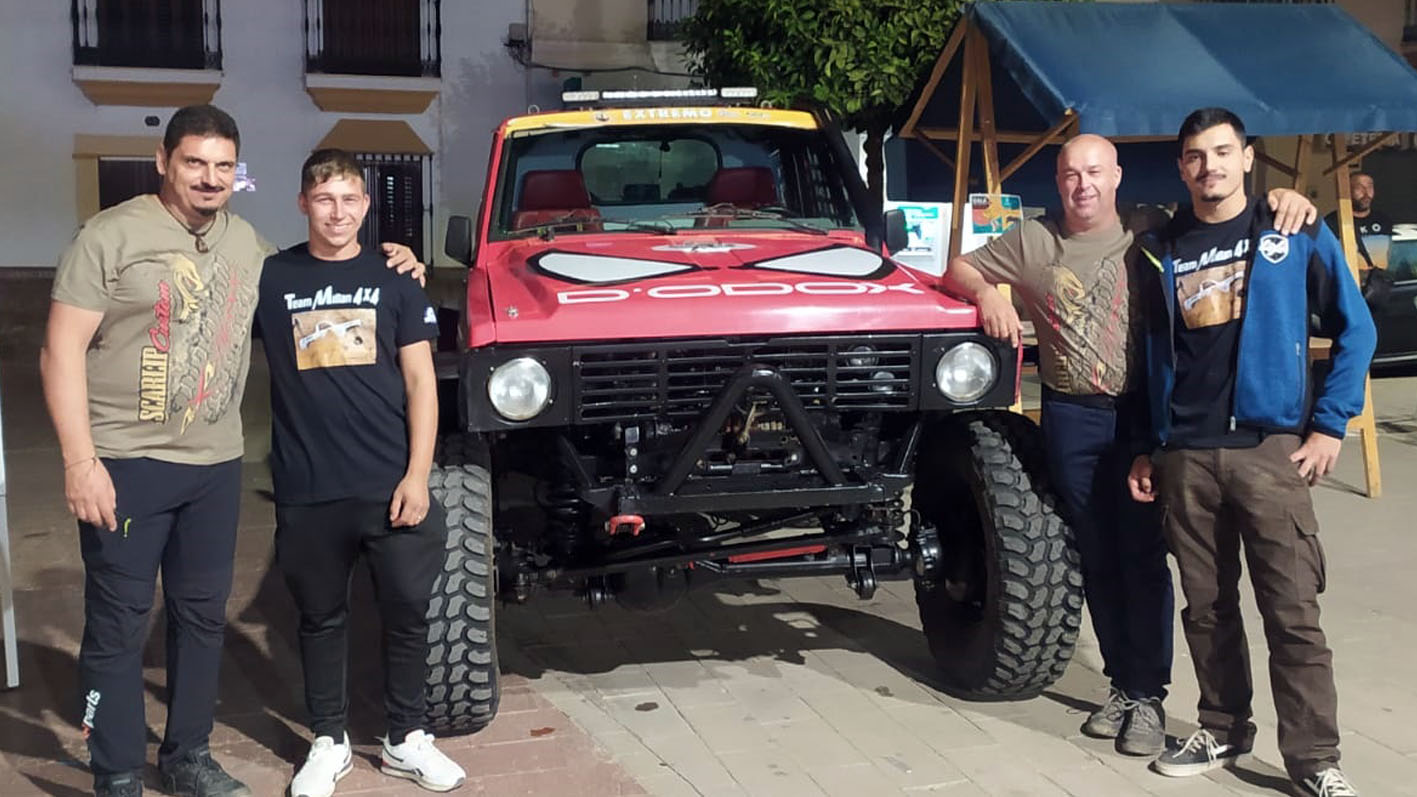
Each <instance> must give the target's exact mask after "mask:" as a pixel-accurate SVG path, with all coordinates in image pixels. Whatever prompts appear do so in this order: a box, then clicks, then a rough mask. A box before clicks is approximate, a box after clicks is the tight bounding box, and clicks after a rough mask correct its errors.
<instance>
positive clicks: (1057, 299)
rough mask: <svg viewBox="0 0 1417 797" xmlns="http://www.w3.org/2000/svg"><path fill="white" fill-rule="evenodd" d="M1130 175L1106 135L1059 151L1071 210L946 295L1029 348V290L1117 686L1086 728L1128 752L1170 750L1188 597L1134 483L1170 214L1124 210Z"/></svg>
mask: <svg viewBox="0 0 1417 797" xmlns="http://www.w3.org/2000/svg"><path fill="white" fill-rule="evenodd" d="M1121 183H1122V167H1121V165H1120V164H1119V163H1118V161H1117V148H1116V147H1114V146H1113V145H1112V142H1110V141H1108V140H1107V139H1105V138H1102V137H1101V136H1094V135H1082V136H1078V137H1076V138H1073V139H1071V140H1069V141H1068V142H1067V143H1066V144H1065V145H1064V146H1063V147H1062V149H1061V151H1060V152H1059V153H1058V164H1057V185H1058V196H1059V198H1060V199H1061V201H1062V214H1061V216H1058V215H1056V214H1049V215H1047V216H1044V217H1041V218H1037V219H1030V220H1027V221H1024V222H1023V223H1022V224H1018V225H1015V226H1014V227H1013V228H1012V229H1010V230H1009V231H1008V232H1006V233H1004V234H1003V235H1001V236H999V237H998V238H995V239H994V240H992V241H990V242H989V244H988V245H986V246H984V247H983V248H981V249H977V250H975V251H973V252H970V253H969V254H967V255H963V256H961V257H956V258H954V259H953V260H951V261H950V264H949V268H948V269H947V270H946V272H945V275H944V277H943V278H942V279H941V282H940V285H941V287H942V288H943V289H944V290H946V291H948V292H950V293H952V294H955V295H957V296H959V297H961V298H964V299H968V300H969V301H971V302H973V303H974V304H975V305H977V306H978V307H979V316H980V323H981V325H982V326H983V328H984V331H985V332H986V333H988V334H989V335H993V336H995V337H999V338H1004V339H1008V340H1011V341H1013V343H1014V344H1015V345H1018V343H1019V340H1020V324H1019V317H1018V313H1017V312H1015V310H1014V307H1013V305H1012V303H1011V302H1010V301H1009V300H1008V299H1006V298H1005V297H1004V296H1003V294H1001V293H1000V292H999V291H998V290H997V289H996V288H995V285H998V284H1008V285H1011V286H1013V288H1014V289H1015V290H1016V291H1017V292H1018V295H1019V298H1020V299H1021V300H1022V302H1023V306H1024V307H1025V309H1026V310H1027V311H1028V314H1029V316H1030V317H1031V318H1032V319H1033V320H1034V329H1035V333H1036V334H1037V337H1038V347H1039V375H1040V377H1041V378H1042V381H1043V406H1042V411H1041V414H1040V417H1041V421H1042V426H1043V433H1044V443H1045V448H1046V451H1047V456H1048V464H1049V469H1050V470H1051V472H1052V476H1053V481H1054V488H1055V489H1056V491H1057V492H1058V495H1059V496H1060V498H1061V499H1062V502H1063V511H1064V516H1065V517H1066V518H1067V520H1068V523H1069V525H1070V526H1071V527H1072V530H1073V538H1074V541H1075V545H1076V547H1077V551H1078V555H1079V558H1080V559H1081V564H1082V574H1083V590H1084V594H1085V598H1086V601H1087V608H1088V613H1089V614H1090V615H1091V616H1092V627H1093V630H1094V632H1095V633H1096V635H1097V641H1098V646H1099V647H1100V648H1101V651H1102V661H1103V674H1104V675H1105V676H1107V678H1108V679H1109V681H1110V689H1109V690H1108V697H1107V700H1106V701H1105V702H1104V703H1103V705H1102V706H1100V707H1099V708H1098V709H1097V710H1096V711H1094V712H1092V714H1090V715H1089V716H1088V718H1087V721H1086V722H1084V723H1083V726H1082V731H1083V733H1086V734H1088V735H1089V736H1096V737H1101V738H1108V739H1116V740H1117V742H1116V745H1117V750H1118V752H1121V753H1123V754H1127V755H1138V756H1142V755H1155V754H1157V753H1160V752H1161V751H1162V750H1163V749H1164V748H1165V743H1166V729H1165V726H1166V715H1165V712H1164V710H1163V709H1162V701H1163V700H1164V699H1165V697H1166V685H1167V684H1168V683H1170V681H1171V640H1172V622H1173V616H1174V614H1175V602H1174V598H1173V596H1172V594H1171V574H1170V572H1169V571H1168V570H1167V567H1166V547H1165V543H1164V542H1163V540H1162V536H1161V527H1160V523H1159V521H1158V519H1157V518H1156V517H1155V516H1154V515H1153V514H1152V513H1151V510H1150V509H1149V507H1148V506H1147V505H1144V504H1140V503H1137V502H1136V501H1133V500H1132V498H1131V496H1130V494H1129V493H1128V492H1127V487H1126V477H1127V472H1128V469H1129V467H1130V465H1131V459H1132V456H1133V455H1134V454H1135V453H1136V451H1137V444H1134V441H1139V440H1143V439H1145V430H1146V428H1147V426H1146V424H1147V417H1146V407H1145V402H1144V400H1143V399H1142V398H1141V397H1139V396H1137V395H1136V388H1138V387H1139V386H1140V370H1139V361H1140V357H1139V354H1140V349H1139V348H1138V347H1137V346H1136V345H1134V344H1133V341H1134V340H1136V339H1137V338H1136V337H1135V332H1136V331H1137V330H1136V323H1135V320H1136V316H1137V315H1138V314H1136V313H1133V312H1132V305H1133V302H1132V298H1131V297H1132V285H1133V280H1132V279H1130V273H1131V272H1132V269H1133V268H1134V267H1135V266H1136V264H1137V263H1138V260H1137V256H1138V252H1139V250H1138V249H1137V247H1136V246H1135V245H1134V243H1133V239H1134V238H1135V237H1139V236H1140V235H1141V234H1142V233H1144V232H1146V231H1147V230H1149V229H1151V228H1152V227H1154V226H1158V225H1160V224H1164V223H1165V222H1166V220H1167V217H1166V215H1165V214H1164V213H1162V212H1161V211H1159V210H1151V209H1147V210H1139V211H1137V212H1133V213H1130V214H1128V217H1127V218H1126V219H1125V220H1124V219H1123V218H1122V216H1121V215H1120V214H1119V213H1118V211H1117V188H1118V186H1120V185H1121ZM1270 204H1271V206H1272V207H1274V208H1275V209H1276V210H1277V215H1278V217H1279V218H1280V220H1281V221H1280V224H1281V225H1283V226H1281V229H1285V230H1290V231H1293V230H1298V229H1299V227H1300V226H1301V225H1302V224H1303V223H1304V222H1305V221H1313V220H1314V218H1315V217H1316V216H1317V212H1316V211H1315V209H1314V207H1313V205H1312V204H1311V203H1309V201H1308V200H1307V199H1305V198H1304V197H1303V196H1302V195H1300V194H1297V193H1295V192H1293V191H1286V190H1280V191H1274V192H1271V194H1270Z"/></svg>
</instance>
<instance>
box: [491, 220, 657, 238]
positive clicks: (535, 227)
mask: <svg viewBox="0 0 1417 797" xmlns="http://www.w3.org/2000/svg"><path fill="white" fill-rule="evenodd" d="M590 224H620V225H624V227H625V229H628V230H639V231H641V232H652V233H658V234H660V235H674V234H676V233H677V232H678V230H677V229H675V227H674V225H673V224H671V223H669V222H667V221H664V222H657V223H656V222H653V221H636V220H633V219H606V218H601V217H599V216H595V217H587V216H562V217H560V218H558V219H551V220H550V221H543V222H541V223H540V224H529V225H527V226H525V227H518V228H516V229H514V230H507V233H506V234H507V235H522V234H525V233H531V232H539V233H540V235H541V237H542V238H545V239H546V240H548V241H550V240H551V239H553V238H555V237H556V234H555V230H557V229H558V228H565V227H580V226H584V225H590ZM617 232H618V231H617Z"/></svg>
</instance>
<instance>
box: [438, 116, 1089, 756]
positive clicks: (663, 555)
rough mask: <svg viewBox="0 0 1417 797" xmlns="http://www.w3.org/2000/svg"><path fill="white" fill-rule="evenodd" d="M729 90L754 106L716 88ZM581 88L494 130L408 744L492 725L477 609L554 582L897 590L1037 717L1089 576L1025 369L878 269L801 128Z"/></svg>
mask: <svg viewBox="0 0 1417 797" xmlns="http://www.w3.org/2000/svg"><path fill="white" fill-rule="evenodd" d="M736 93H737V94H738V96H740V97H741V96H743V95H744V94H747V92H736ZM723 94H727V95H730V96H729V97H722V96H719V92H716V91H714V90H700V91H698V92H696V93H692V94H690V95H687V96H685V95H667V94H665V93H662V92H651V93H646V94H641V95H635V94H631V93H612V92H605V93H604V94H603V95H600V94H599V93H597V92H587V93H582V94H579V95H567V99H568V100H569V101H570V102H571V103H572V104H575V103H580V104H581V107H579V108H578V109H575V110H567V111H562V112H553V113H538V114H531V115H527V116H519V117H515V118H512V119H508V120H507V121H506V122H504V123H503V124H502V125H501V127H500V128H499V129H498V130H497V132H496V134H495V136H494V138H493V141H492V155H491V164H490V168H489V170H488V179H487V188H486V192H485V194H484V201H483V205H482V208H481V209H480V211H479V213H478V216H477V218H476V219H467V218H456V217H455V218H454V219H452V221H451V222H450V224H449V229H448V240H447V244H446V249H447V252H448V254H449V255H450V256H452V257H454V258H457V259H458V260H460V261H461V262H465V263H467V264H468V265H469V266H470V268H471V270H470V271H469V273H468V279H467V306H466V315H465V318H464V323H465V329H464V332H465V335H466V348H465V352H464V353H463V354H462V355H461V358H462V359H461V365H460V376H459V379H460V389H459V399H458V405H459V407H458V416H459V423H460V429H461V432H460V433H459V434H458V435H456V436H454V437H451V438H447V439H444V440H443V441H442V445H441V447H440V454H439V465H438V468H437V469H436V472H435V474H434V481H433V483H434V492H435V494H436V495H437V496H438V497H439V499H440V500H442V501H443V502H444V504H445V506H446V507H447V508H448V525H449V538H448V557H447V564H446V568H445V572H444V574H443V576H442V577H440V579H439V581H438V584H437V586H436V591H435V597H434V604H433V608H432V620H433V622H432V631H431V636H432V638H433V645H434V646H433V654H432V657H431V660H432V661H433V662H434V666H433V669H432V674H431V676H430V684H429V687H430V692H429V694H430V722H431V724H432V725H433V727H434V728H436V729H438V730H441V731H444V732H447V731H466V730H475V729H477V728H480V727H481V726H483V725H485V724H486V723H487V722H489V721H490V720H491V718H492V716H493V715H494V714H495V713H496V708H497V700H498V691H497V656H496V651H495V637H494V634H493V618H494V614H495V609H494V599H497V598H500V599H501V600H503V601H524V600H527V599H529V598H530V597H532V596H533V595H534V594H535V593H536V592H537V590H539V589H544V588H570V589H574V590H578V591H580V592H581V593H583V594H584V595H585V596H586V597H587V598H588V599H589V601H590V603H591V604H592V605H595V604H599V603H602V602H604V601H607V600H614V601H617V602H619V603H620V604H621V605H623V606H625V607H628V608H632V609H643V610H656V609H662V608H665V607H668V606H669V605H671V604H672V603H673V602H674V601H675V600H677V599H678V598H679V597H680V596H681V595H683V593H684V592H685V590H686V589H687V588H689V587H690V585H691V584H693V583H695V582H697V581H700V580H706V579H709V578H719V577H738V578H761V577H773V578H781V577H787V576H798V575H814V576H815V575H822V574H831V573H840V574H841V575H843V576H845V578H846V579H847V581H848V582H849V583H850V584H851V586H852V587H854V588H855V590H856V591H857V592H858V593H859V594H860V595H861V597H862V598H869V597H870V596H871V595H872V593H873V592H874V590H875V589H876V584H877V580H878V579H879V578H882V577H890V576H897V575H899V576H902V577H906V576H908V577H913V578H914V580H915V591H916V600H917V602H918V604H919V607H920V616H921V620H922V622H923V625H924V630H925V635H926V637H927V638H928V641H929V644H930V648H931V650H932V651H933V653H934V656H935V658H936V659H937V660H938V662H939V667H940V671H941V675H942V678H943V680H944V681H945V682H947V683H948V684H950V685H951V686H952V687H954V688H955V689H957V690H959V691H960V692H961V693H963V694H968V695H973V696H978V697H995V698H998V697H1014V696H1025V695H1030V694H1034V693H1037V692H1038V691H1040V690H1041V689H1042V688H1043V687H1045V686H1047V685H1048V684H1050V683H1052V682H1053V681H1054V680H1055V679H1056V678H1058V677H1059V675H1061V674H1062V672H1063V669H1064V667H1065V666H1066V665H1067V662H1068V659H1069V658H1070V656H1071V654H1072V649H1073V645H1074V642H1075V640H1076V638H1077V632H1078V626H1079V615H1080V611H1081V588H1080V577H1079V574H1078V568H1077V563H1076V558H1075V554H1074V553H1073V551H1072V549H1071V548H1070V546H1069V542H1068V534H1067V531H1066V529H1065V527H1064V524H1063V523H1062V522H1061V521H1060V519H1059V517H1058V516H1057V515H1056V514H1055V512H1054V509H1053V505H1054V502H1053V499H1052V497H1051V495H1050V493H1049V490H1048V487H1047V476H1046V468H1045V463H1044V461H1043V458H1042V456H1041V453H1040V448H1039V445H1038V439H1037V438H1038V434H1037V429H1036V427H1035V426H1034V425H1033V424H1032V423H1031V422H1030V421H1029V420H1027V419H1026V418H1024V417H1023V416H1021V415H1017V414H1013V413H1010V412H1007V411H1006V410H1005V408H1007V407H1008V406H1009V405H1010V404H1011V403H1013V401H1014V399H1015V396H1016V395H1017V391H1018V381H1019V354H1018V352H1017V350H1015V349H1014V348H1012V347H1011V346H1009V345H1007V344H1004V343H1001V342H1000V341H998V340H995V339H992V338H989V337H987V336H985V335H984V334H982V332H981V331H980V329H979V324H978V320H977V315H976V311H975V309H974V308H973V307H972V306H970V305H968V304H964V303H961V302H958V301H955V300H954V299H952V298H950V297H948V296H946V295H944V294H943V293H941V292H940V291H938V290H937V289H936V288H935V287H934V286H933V278H931V277H930V276H928V275H923V274H920V273H916V272H913V271H911V270H909V269H906V268H902V267H901V266H899V265H897V264H896V263H894V262H892V260H891V259H890V257H889V253H891V252H894V251H897V250H899V249H900V248H901V247H902V246H904V244H905V238H906V232H905V224H904V221H903V219H902V217H901V216H900V215H899V213H898V212H888V213H885V214H880V213H879V212H873V211H872V209H871V205H872V203H871V202H870V201H869V200H868V197H867V194H866V190H865V187H864V185H863V184H862V181H861V179H860V176H859V174H858V172H857V169H856V166H855V164H854V162H853V160H852V158H851V155H850V153H849V152H848V150H847V149H846V147H845V145H844V142H843V139H842V136H841V135H840V133H839V132H838V131H837V130H836V129H835V128H834V127H833V125H832V124H831V122H830V120H829V119H828V118H827V117H826V116H825V115H824V114H821V113H817V112H809V111H798V110H774V109H765V108H759V107H752V106H751V105H735V104H733V102H732V100H733V97H732V96H731V95H733V94H735V92H732V91H730V90H724V92H723Z"/></svg>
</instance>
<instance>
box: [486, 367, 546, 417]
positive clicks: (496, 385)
mask: <svg viewBox="0 0 1417 797" xmlns="http://www.w3.org/2000/svg"><path fill="white" fill-rule="evenodd" d="M487 400H488V401H491V402H492V409H494V410H496V411H497V414H498V415H501V416H502V417H503V418H506V419H507V420H509V421H525V420H529V419H531V418H535V417H536V416H537V415H539V414H541V411H542V410H544V409H546V405H547V404H549V403H551V374H549V373H547V372H546V366H544V365H542V364H541V363H539V362H537V361H536V360H534V359H532V358H531V357H518V358H517V359H515V360H509V361H507V362H504V363H502V364H501V365H499V366H497V367H496V368H495V369H493V370H492V376H490V377H488V379H487Z"/></svg>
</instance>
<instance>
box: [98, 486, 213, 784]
mask: <svg viewBox="0 0 1417 797" xmlns="http://www.w3.org/2000/svg"><path fill="white" fill-rule="evenodd" d="M103 464H104V466H105V467H106V468H108V473H109V475H110V476H111V477H112V478H113V486H114V488H115V491H116V493H117V496H118V530H117V531H108V530H107V529H99V528H96V527H94V526H90V525H89V524H87V523H80V524H79V545H80V549H81V550H82V552H83V558H84V574H85V580H84V638H83V642H82V643H81V645H80V648H79V689H80V691H79V694H80V705H81V711H82V712H83V728H84V735H85V737H86V738H87V739H88V745H89V755H90V759H91V764H90V766H91V769H92V770H93V773H94V775H95V776H96V777H97V776H104V775H111V774H120V773H124V772H137V771H141V770H142V768H143V763H144V759H145V758H146V747H147V720H146V718H145V717H144V713H143V645H144V643H145V642H146V641H147V637H148V634H147V631H148V613H149V611H150V610H151V609H152V605H153V592H154V588H155V586H156V583H157V575H158V572H159V570H161V572H162V591H163V605H164V608H165V609H166V610H167V693H168V711H167V729H166V731H165V733H164V736H163V740H162V746H161V747H160V748H159V750H158V765H159V766H160V767H164V768H165V767H166V766H167V765H168V764H170V763H171V762H173V761H175V760H177V759H179V758H181V757H182V756H183V755H185V754H186V753H187V752H189V751H191V750H193V749H194V748H197V747H201V746H202V745H204V744H206V743H207V738H208V737H209V736H210V735H211V732H212V711H213V709H214V707H215V704H216V694H217V671H218V668H219V666H220V664H221V644H222V638H223V635H224V633H225V630H226V598H227V595H228V594H229V593H230V592H231V567H232V557H233V555H234V554H235V548H236V514H237V509H238V507H239V505H240V502H241V461H240V460H232V461H230V462H223V463H220V464H217V465H179V464H175V463H171V462H159V461H157V460H153V459H105V460H104V461H103Z"/></svg>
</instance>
